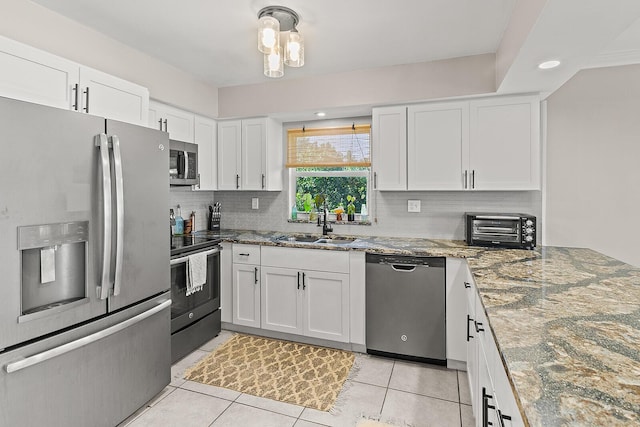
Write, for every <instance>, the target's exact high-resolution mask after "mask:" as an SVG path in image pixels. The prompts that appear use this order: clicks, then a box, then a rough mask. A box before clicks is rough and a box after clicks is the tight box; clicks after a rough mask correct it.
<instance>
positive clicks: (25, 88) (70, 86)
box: [0, 37, 149, 125]
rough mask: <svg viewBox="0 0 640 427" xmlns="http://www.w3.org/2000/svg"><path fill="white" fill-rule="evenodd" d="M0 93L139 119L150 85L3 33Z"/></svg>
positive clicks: (144, 112) (136, 121)
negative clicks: (45, 49) (118, 76)
mask: <svg viewBox="0 0 640 427" xmlns="http://www.w3.org/2000/svg"><path fill="white" fill-rule="evenodd" d="M0 67H2V79H1V81H0V96H6V97H9V98H14V99H20V100H23V101H28V102H33V103H36V104H42V105H48V106H51V107H57V108H63V109H70V110H75V111H80V112H84V113H89V114H93V115H97V116H103V117H106V118H109V119H115V120H120V121H124V122H128V123H134V124H138V125H145V124H146V122H147V111H148V108H149V91H148V90H147V89H146V88H144V87H142V86H139V85H136V84H134V83H131V82H128V81H126V80H122V79H120V78H117V77H114V76H112V75H109V74H106V73H103V72H100V71H97V70H94V69H92V68H89V67H85V66H82V65H80V64H77V63H75V62H73V61H68V60H66V59H64V58H60V57H58V56H55V55H52V54H50V53H47V52H44V51H41V50H39V49H35V48H33V47H31V46H27V45H24V44H22V43H18V42H16V41H13V40H10V39H7V38H4V37H0Z"/></svg>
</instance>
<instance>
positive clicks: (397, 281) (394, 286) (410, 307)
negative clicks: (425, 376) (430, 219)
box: [366, 254, 447, 365]
mask: <svg viewBox="0 0 640 427" xmlns="http://www.w3.org/2000/svg"><path fill="white" fill-rule="evenodd" d="M366 259H367V267H366V274H367V277H366V339H367V342H366V346H367V353H370V354H377V355H381V356H390V357H398V358H402V359H409V360H417V361H422V362H428V363H434V364H439V365H445V364H446V357H447V356H446V327H445V297H446V296H445V258H441V257H419V256H400V255H379V254H367V255H366Z"/></svg>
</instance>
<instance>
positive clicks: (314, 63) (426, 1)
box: [34, 0, 640, 90]
mask: <svg viewBox="0 0 640 427" xmlns="http://www.w3.org/2000/svg"><path fill="white" fill-rule="evenodd" d="M518 1H532V0H402V1H398V2H390V1H382V0H323V1H314V2H312V1H308V0H307V1H305V0H276V1H275V2H273V1H268V0H216V1H212V0H188V1H176V0H135V1H131V0H109V1H98V0H34V2H36V3H39V4H41V5H43V6H45V7H47V8H49V9H51V10H53V11H56V12H58V13H60V14H62V15H65V16H67V17H69V18H71V19H73V20H75V21H78V22H80V23H82V24H83V25H85V26H87V27H90V28H93V29H95V30H97V31H99V32H101V33H104V34H106V35H108V36H110V37H112V38H114V39H116V40H119V41H121V42H123V43H125V44H127V45H129V46H131V47H133V48H135V49H137V50H140V51H142V52H146V53H147V54H149V55H151V56H154V57H156V58H158V59H160V60H162V61H164V62H167V63H169V64H172V65H174V66H176V67H178V68H180V69H182V70H184V71H186V72H188V73H190V74H192V75H194V76H197V77H198V78H199V79H201V80H203V81H205V82H208V83H209V84H211V85H214V86H217V87H224V86H235V85H244V84H251V83H260V82H264V81H268V80H271V79H268V78H267V77H264V76H263V74H262V60H263V58H262V54H260V53H259V52H258V51H257V49H256V39H257V36H256V28H257V13H258V11H259V10H260V9H261V8H262V7H264V6H271V5H274V4H275V5H281V6H286V7H289V8H292V9H293V10H295V11H296V12H297V13H298V14H299V15H300V18H301V22H300V24H299V25H298V29H299V31H300V33H302V34H303V35H304V37H305V45H306V48H305V51H306V52H305V53H306V58H305V66H304V67H302V68H288V67H285V77H283V78H284V79H292V78H300V77H305V76H311V75H321V74H328V73H336V72H343V71H351V70H358V69H367V68H374V67H383V66H390V65H400V64H409V63H418V62H426V61H432V60H438V59H446V58H454V57H460V56H468V55H476V54H482V53H495V52H496V51H497V49H498V46H499V44H500V41H501V40H502V36H503V33H504V32H505V28H506V27H507V25H508V24H509V21H510V19H511V15H512V12H513V11H514V7H516V5H517V3H518ZM554 1H555V0H554ZM574 1H577V0H574ZM634 1H635V0H634ZM581 2H582V3H580V2H578V3H576V4H580V5H581V6H584V7H583V8H584V9H587V8H588V7H587V6H586V4H587V3H593V4H598V2H600V4H599V5H598V7H602V6H601V5H602V4H607V3H608V4H610V3H609V2H606V1H604V0H590V1H589V0H581ZM627 2H629V0H627ZM547 3H548V4H551V3H553V2H552V1H551V0H548V1H547ZM570 3H572V2H571V1H566V0H560V1H555V4H561V5H569V4H570ZM620 3H624V2H620ZM581 6H578V7H581ZM572 7H573V6H571V7H569V6H565V7H561V8H558V7H556V8H555V9H553V12H554V14H553V15H551V14H549V15H550V16H552V18H545V17H544V16H543V15H542V14H541V18H540V19H539V20H538V22H537V23H536V26H535V28H534V30H535V34H534V36H536V37H530V40H531V41H530V42H529V43H525V44H524V45H523V49H522V51H523V52H525V53H526V52H532V53H531V55H534V52H535V55H538V56H540V55H541V54H542V53H543V52H545V51H547V50H548V46H541V45H540V44H541V43H544V44H545V45H553V44H554V43H553V41H552V40H553V39H552V38H551V36H549V34H552V33H549V32H547V31H546V30H545V29H546V28H548V25H547V21H549V22H552V24H553V25H558V22H565V21H566V23H567V28H566V31H567V32H571V31H572V30H573V28H575V27H574V26H575V25H576V23H575V22H574V20H573V19H574V17H573V13H572V9H571V8H572ZM607 7H609V6H607ZM611 8H612V9H613V7H611ZM547 9H548V10H552V9H551V8H549V7H547ZM573 10H575V8H574V9H573ZM558 13H562V14H565V15H566V16H560V17H559V16H558ZM634 13H635V12H634ZM565 18H566V19H565ZM605 19H606V17H604V16H603V21H605ZM578 24H579V23H578ZM590 25H592V24H590ZM626 25H627V24H625V28H623V29H618V32H619V34H615V35H611V34H607V35H606V37H604V36H603V40H604V39H605V38H607V40H609V42H608V43H607V44H606V46H602V47H598V53H599V55H596V56H593V55H591V53H590V55H591V56H593V57H592V58H584V57H582V58H581V60H580V61H576V62H575V64H574V66H573V69H571V70H570V71H565V74H573V73H574V72H575V71H577V69H578V68H585V67H588V66H602V65H609V64H615V65H620V64H621V63H630V62H640V55H639V53H640V21H637V22H636V23H635V24H634V25H632V26H631V27H628V28H627V26H626ZM623 30H625V31H624V32H623ZM554 31H557V28H554ZM583 31H584V34H589V29H588V28H586V29H583ZM575 34H576V35H575V38H581V37H582V36H581V35H580V33H579V32H576V33H575ZM541 35H543V36H541ZM550 40H551V42H550ZM573 43H574V45H577V44H578V41H573ZM573 48H574V46H569V45H567V46H564V49H565V52H567V51H571V49H573ZM583 50H584V49H583ZM585 55H586V51H585ZM585 55H583V56H585ZM529 62H530V61H527V60H523V59H522V58H518V63H517V64H516V65H518V66H521V67H522V69H523V70H524V71H523V73H525V71H526V73H525V74H526V75H524V77H525V78H524V80H527V82H526V85H524V86H523V87H522V88H523V89H526V90H548V89H549V88H551V86H553V85H552V84H550V83H549V82H546V83H545V82H540V83H539V84H538V83H537V82H536V81H533V80H535V78H534V77H532V76H533V75H532V73H531V66H530V64H529ZM514 63H515V62H514ZM520 64H523V65H520ZM525 69H526V70H525ZM517 75H518V76H519V75H520V74H519V73H518V74H517ZM512 76H513V75H512ZM512 76H509V77H510V78H509V90H512V89H513V90H517V89H518V88H517V85H514V84H513V83H512V81H513V80H514V78H513V77H512ZM569 77H570V76H569ZM532 79H533V80H532ZM515 80H517V78H515ZM537 85H538V86H539V87H537ZM556 87H557V84H556Z"/></svg>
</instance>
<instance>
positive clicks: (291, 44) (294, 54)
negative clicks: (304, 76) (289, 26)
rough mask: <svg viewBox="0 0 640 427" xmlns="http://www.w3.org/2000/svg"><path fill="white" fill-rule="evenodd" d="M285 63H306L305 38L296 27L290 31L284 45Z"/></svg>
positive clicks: (297, 64) (293, 64) (294, 64)
mask: <svg viewBox="0 0 640 427" xmlns="http://www.w3.org/2000/svg"><path fill="white" fill-rule="evenodd" d="M284 63H285V64H287V65H288V66H290V67H302V66H303V65H304V39H303V38H302V34H300V33H299V32H297V31H296V30H295V29H294V30H292V31H291V32H290V33H289V37H287V40H286V42H285V46H284Z"/></svg>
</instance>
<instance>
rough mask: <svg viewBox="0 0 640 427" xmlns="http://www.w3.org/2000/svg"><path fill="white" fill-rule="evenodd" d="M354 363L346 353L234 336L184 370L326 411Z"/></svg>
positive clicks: (192, 376) (201, 378)
mask: <svg viewBox="0 0 640 427" xmlns="http://www.w3.org/2000/svg"><path fill="white" fill-rule="evenodd" d="M354 359H355V355H354V354H353V353H351V352H348V351H342V350H334V349H330V348H324V347H315V346H311V345H305V344H299V343H294V342H289V341H280V340H275V339H269V338H262V337H255V336H250V335H241V334H237V335H235V336H233V337H232V338H231V339H229V341H227V342H226V343H224V344H222V345H221V346H220V347H218V348H217V349H216V350H214V351H213V352H212V353H211V354H210V355H208V356H207V357H205V358H204V359H202V360H201V361H200V362H199V363H198V364H197V365H196V366H194V367H193V368H191V369H189V370H187V372H186V373H185V378H186V379H188V380H191V381H197V382H200V383H203V384H209V385H214V386H218V387H224V388H228V389H231V390H236V391H239V392H242V393H247V394H251V395H253V396H259V397H266V398H268V399H273V400H279V401H281V402H288V403H294V404H296V405H301V406H305V407H308V408H314V409H318V410H321V411H329V410H330V409H331V407H332V406H333V404H334V402H335V400H336V398H337V397H338V394H339V393H340V390H341V389H342V386H343V384H344V381H345V380H346V379H347V376H348V375H349V371H350V370H351V366H352V365H353V361H354Z"/></svg>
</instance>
